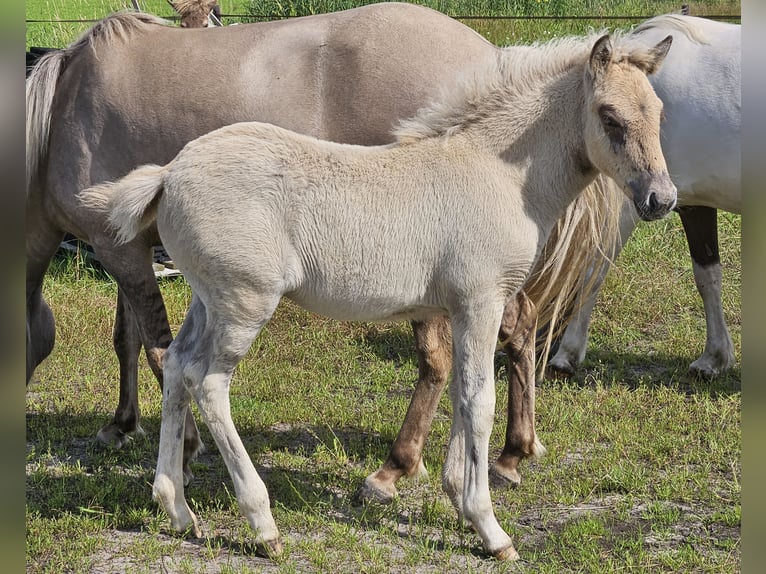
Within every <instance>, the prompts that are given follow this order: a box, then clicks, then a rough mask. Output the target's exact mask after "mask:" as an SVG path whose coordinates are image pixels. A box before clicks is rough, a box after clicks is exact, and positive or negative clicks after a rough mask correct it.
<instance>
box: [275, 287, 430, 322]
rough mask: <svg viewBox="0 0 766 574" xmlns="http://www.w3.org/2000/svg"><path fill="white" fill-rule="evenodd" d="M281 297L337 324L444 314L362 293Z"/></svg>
mask: <svg viewBox="0 0 766 574" xmlns="http://www.w3.org/2000/svg"><path fill="white" fill-rule="evenodd" d="M284 296H285V297H287V298H288V299H290V300H292V301H293V302H295V303H296V304H298V305H300V306H301V307H303V308H304V309H306V310H307V311H311V312H312V313H317V314H318V315H323V316H325V317H330V318H332V319H336V320H339V321H421V320H424V319H428V318H430V317H433V316H436V315H444V314H445V309H444V308H442V307H439V306H437V305H434V304H429V303H426V302H422V301H416V300H414V298H412V297H400V298H397V297H393V296H388V297H385V296H381V295H379V294H374V293H369V292H365V291H362V290H358V291H356V292H354V293H349V292H343V293H339V292H337V291H336V292H335V293H327V292H324V293H323V292H317V291H315V290H314V291H310V290H308V289H300V290H297V291H293V292H291V293H286V294H285V295H284Z"/></svg>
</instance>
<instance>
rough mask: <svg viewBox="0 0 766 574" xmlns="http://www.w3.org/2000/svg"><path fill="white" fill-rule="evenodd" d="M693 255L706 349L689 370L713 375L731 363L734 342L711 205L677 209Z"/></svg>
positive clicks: (715, 212) (715, 219) (716, 227)
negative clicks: (725, 308) (724, 303)
mask: <svg viewBox="0 0 766 574" xmlns="http://www.w3.org/2000/svg"><path fill="white" fill-rule="evenodd" d="M678 213H679V215H680V216H681V223H682V224H683V226H684V232H685V233H686V240H687V242H688V244H689V252H690V253H691V256H692V267H693V270H694V282H695V284H696V285H697V291H699V294H700V296H701V297H702V303H703V305H704V307H705V324H706V327H707V335H706V339H705V350H704V351H703V353H702V355H701V356H700V357H699V358H698V359H697V360H696V361H694V362H693V363H692V364H691V365H690V367H689V369H690V370H691V371H692V372H693V373H695V374H697V375H701V376H704V377H715V376H717V375H719V374H720V373H721V372H722V371H725V370H726V369H728V368H730V367H731V366H732V365H733V364H734V345H733V343H732V341H731V335H729V330H728V328H727V327H726V319H725V318H724V315H723V306H722V304H721V258H720V255H719V251H718V222H717V211H716V210H715V209H714V208H712V207H683V208H680V209H679V210H678Z"/></svg>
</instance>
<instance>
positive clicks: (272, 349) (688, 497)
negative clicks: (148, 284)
mask: <svg viewBox="0 0 766 574" xmlns="http://www.w3.org/2000/svg"><path fill="white" fill-rule="evenodd" d="M106 4H107V3H106V2H103V3H100V2H98V1H97V0H93V1H91V2H85V1H84V0H83V1H81V2H77V1H72V2H63V1H61V0H58V1H56V0H50V1H49V2H47V3H45V4H44V3H42V2H28V3H27V17H28V18H32V17H41V15H48V16H50V15H54V14H55V15H57V17H61V18H64V17H69V16H72V15H74V14H77V16H76V17H80V16H81V15H89V16H94V15H95V16H101V15H103V14H105V13H106V12H107V11H109V10H111V8H109V10H106V9H104V10H103V11H102V9H101V7H104V8H106ZM126 4H127V3H126ZM146 4H148V2H142V6H143V5H146ZM157 4H158V8H157V13H160V14H168V13H169V12H168V9H167V8H166V7H165V4H164V3H162V2H158V3H157ZM541 4H551V5H552V4H553V2H550V3H545V2H541ZM596 4H598V6H603V5H604V4H603V3H592V5H588V3H581V4H578V8H579V9H582V10H583V11H587V10H586V8H588V9H591V8H593V7H594V6H596ZM657 4H658V5H659V4H660V3H657ZM691 4H692V10H693V11H694V10H695V8H694V7H695V6H696V5H702V4H703V3H694V2H692V3H691ZM222 5H223V6H224V12H225V13H229V11H230V10H232V11H233V10H234V9H232V8H229V7H228V6H227V3H226V2H222ZM653 5H654V3H653ZM704 5H705V6H706V7H707V8H709V9H710V10H711V11H715V12H719V13H722V12H725V11H728V10H730V9H733V8H730V6H731V3H704ZM94 6H97V8H95V9H94ZM109 6H111V5H109ZM239 6H241V4H239V5H238V6H237V10H238V9H239ZM611 6H612V8H611V9H612V10H613V11H614V12H615V13H617V12H620V9H621V7H622V4H620V3H619V2H616V3H612V5H611ZM672 9H675V4H674V5H673V6H672ZM70 10H71V11H70ZM78 11H79V12H78ZM658 11H661V10H659V8H655V12H658ZM738 11H739V4H738V3H737V4H736V12H737V13H738ZM493 25H494V24H493ZM497 25H498V26H500V24H497ZM508 25H509V24H508V23H505V24H503V26H508ZM545 26H546V28H547V29H549V31H550V32H551V33H558V32H557V31H556V30H555V29H554V28H552V27H550V26H549V25H548V24H546V25H545ZM52 28H55V27H52ZM40 29H43V30H44V31H45V32H44V34H40V33H39V30H40ZM50 29H51V27H39V28H38V27H33V26H30V27H29V28H28V36H27V43H28V45H31V44H33V45H48V46H50V45H64V44H65V43H66V42H68V41H69V39H64V36H61V42H62V43H61V44H54V43H51V42H53V41H54V40H53V39H52V38H53V36H49V35H48V34H50V33H51V31H50ZM35 30H38V32H35ZM492 33H493V34H496V36H497V38H499V40H498V39H497V38H496V39H495V41H496V42H497V43H503V42H502V40H503V38H505V37H509V38H510V37H511V36H510V32H508V30H507V29H504V30H500V28H498V29H497V30H496V31H495V32H492ZM35 34H38V35H37V36H35ZM30 38H33V40H30ZM30 42H31V44H30ZM719 227H720V232H719V233H720V242H721V252H722V260H723V264H724V280H723V285H724V289H723V302H724V310H725V314H726V319H727V323H728V325H729V327H730V329H731V332H732V337H733V340H734V344H735V348H736V353H737V358H738V360H739V359H740V357H741V311H740V310H741V299H740V290H741V283H740V274H741V250H740V236H741V218H740V217H739V216H735V215H730V214H723V213H722V214H720V215H719ZM161 289H162V292H163V295H164V297H165V301H166V303H167V306H168V311H169V316H170V320H171V324H172V326H173V328H174V330H177V329H178V327H179V325H180V323H181V322H182V320H183V316H184V313H185V310H186V307H187V305H188V303H189V300H190V292H189V289H188V286H187V285H186V284H185V282H184V281H183V279H173V280H164V281H162V282H161ZM44 292H45V294H46V297H47V299H48V300H49V302H50V303H51V306H52V307H53V310H54V314H55V316H56V320H57V344H56V349H55V350H54V352H53V354H52V355H51V356H50V357H49V359H48V360H47V361H46V362H45V363H44V364H43V365H42V366H41V367H40V368H39V369H38V371H37V373H36V375H35V377H34V379H33V382H32V384H31V385H30V386H29V388H28V392H27V414H26V434H27V441H26V442H27V455H26V486H27V489H26V492H27V499H26V506H27V517H26V531H27V537H26V557H27V571H28V572H35V573H38V572H40V573H42V572H45V573H55V572H88V571H99V572H126V571H129V572H137V573H140V572H157V571H167V572H195V573H196V572H225V573H235V572H236V573H246V572H280V573H290V572H327V571H334V572H418V573H424V572H466V573H470V572H517V571H522V572H526V571H529V572H540V573H561V572H594V573H595V572H615V571H630V572H646V573H650V572H651V573H655V572H668V573H671V572H672V573H675V572H717V573H718V572H724V573H728V572H731V573H733V572H738V571H739V563H740V527H741V486H740V480H741V466H740V453H741V432H740V408H741V370H740V368H739V366H737V367H736V368H735V369H733V370H732V371H731V372H730V373H727V374H726V375H724V376H722V377H720V378H719V379H717V380H715V381H701V380H696V379H693V378H690V377H689V376H688V375H687V373H686V368H687V366H688V364H689V363H690V362H691V361H692V360H694V359H695V358H696V357H697V356H698V355H699V354H700V353H701V351H702V346H703V343H704V334H705V327H704V314H703V310H702V304H701V301H700V300H699V296H698V295H697V293H696V290H695V288H694V284H693V280H692V271H691V263H690V260H689V257H688V252H687V248H686V245H685V241H684V237H683V231H682V229H681V225H680V221H679V219H678V217H677V216H675V215H673V216H671V217H670V218H668V219H667V220H663V221H660V222H653V223H651V224H641V225H640V226H639V228H638V229H637V231H636V232H635V233H634V235H633V237H632V239H631V241H630V242H629V243H628V244H627V246H626V248H625V250H624V251H623V253H622V255H621V257H620V259H619V260H618V265H617V269H615V271H614V272H613V273H612V274H610V276H609V278H608V280H607V282H606V285H605V287H604V290H603V291H602V295H601V298H600V301H599V304H598V306H597V307H596V311H595V313H594V318H593V325H592V330H591V339H590V344H589V351H588V357H587V359H586V362H585V364H584V365H583V368H582V369H581V370H580V372H579V373H578V374H577V375H576V376H575V377H574V378H572V379H571V380H567V381H558V380H551V381H545V382H544V383H543V384H542V385H541V386H540V387H539V388H538V391H537V427H538V432H539V434H540V436H541V439H542V440H543V442H544V444H545V445H546V447H547V448H548V451H549V454H548V455H547V456H546V457H544V458H543V459H541V460H539V461H534V462H529V463H524V465H523V468H522V473H523V482H522V485H521V486H520V487H519V488H517V489H515V490H502V489H493V492H492V495H493V502H494V505H495V511H496V514H497V516H498V519H499V520H500V523H501V524H502V525H503V527H504V528H505V529H506V530H507V531H509V533H511V535H512V536H513V538H514V541H515V544H516V547H517V549H518V550H519V552H520V554H521V555H522V562H521V563H520V564H516V565H509V564H499V563H496V562H494V561H492V560H489V559H487V558H486V557H485V556H484V555H483V554H482V553H481V551H480V543H479V541H478V538H477V537H476V536H475V535H474V534H472V533H470V532H468V531H466V530H463V529H461V528H460V527H459V526H458V524H457V520H456V517H455V513H454V511H453V510H452V507H451V505H450V504H449V502H448V501H447V499H446V497H444V495H442V494H441V489H440V485H439V474H440V469H441V464H442V460H443V456H444V450H445V448H444V447H445V445H446V441H447V437H448V434H449V420H450V408H449V404H448V401H447V400H446V398H443V400H442V402H441V404H440V407H439V411H438V413H437V416H436V419H435V421H434V425H433V430H432V433H431V436H430V438H429V441H428V444H427V447H426V451H425V463H426V466H427V468H428V469H429V471H430V475H429V477H428V478H426V479H422V480H421V481H420V482H418V483H411V482H405V483H403V484H400V494H401V496H400V497H399V498H398V499H397V500H396V501H395V502H394V504H392V505H391V506H388V507H382V508H380V507H367V508H356V507H354V506H352V505H351V503H350V496H351V494H352V493H353V492H354V490H355V489H356V487H357V486H358V485H359V484H360V483H361V481H362V480H363V478H364V477H365V476H366V475H367V474H368V473H369V472H371V471H372V470H374V469H375V468H377V467H378V466H379V465H380V464H381V463H382V461H383V460H384V459H385V456H386V454H387V452H388V449H389V447H390V445H391V443H392V441H393V438H394V437H395V435H396V432H397V430H398V426H399V424H400V422H401V420H402V418H403V416H404V412H405V410H406V407H407V403H408V401H409V398H410V393H411V391H412V387H413V383H414V380H415V378H416V376H417V369H416V365H415V358H414V352H413V346H412V337H411V333H410V331H409V328H408V326H407V325H404V324H349V323H337V322H334V321H330V320H326V319H323V318H320V317H316V316H312V315H310V314H308V313H305V312H303V311H301V310H300V309H298V308H296V307H295V306H294V305H291V304H289V303H284V304H283V305H281V306H280V308H279V310H278V311H277V313H276V316H275V317H274V319H273V321H272V322H271V323H270V324H269V325H268V326H267V327H266V329H264V332H263V333H262V335H261V336H260V337H259V339H258V340H257V341H256V343H255V344H254V345H253V347H252V349H251V350H250V352H249V354H248V356H247V358H246V359H245V360H244V361H243V362H242V364H241V365H240V366H239V368H238V370H237V373H236V375H235V378H234V380H233V382H232V389H231V396H232V414H233V417H234V420H235V424H236V425H237V428H238V430H239V432H240V435H241V436H242V438H243V440H244V442H245V445H246V447H247V449H248V452H249V453H250V454H251V456H252V458H253V460H254V462H255V464H256V466H257V468H258V471H259V473H260V474H261V476H262V477H263V478H264V481H265V482H266V484H267V486H268V488H269V492H270V495H271V500H272V506H273V512H274V515H275V519H276V521H277V523H278V525H279V527H280V529H281V531H282V532H283V534H284V536H285V542H286V554H285V556H284V557H283V558H281V559H280V560H279V561H278V562H276V563H272V562H269V561H267V560H265V559H262V558H260V557H257V556H255V555H254V553H253V548H252V546H251V544H250V541H251V540H252V532H250V530H249V527H248V526H247V525H246V523H245V521H244V520H243V518H242V517H241V515H240V514H239V511H238V506H237V502H236V499H235V497H234V496H233V489H232V486H231V481H230V479H229V477H228V474H227V472H226V469H225V466H224V465H223V462H222V460H221V458H220V456H219V454H218V452H217V450H216V448H215V446H214V444H213V441H212V438H211V437H210V435H209V433H208V432H207V429H205V428H204V427H203V428H202V429H201V430H202V433H203V440H204V441H205V442H206V444H207V445H208V449H207V450H206V451H205V452H204V453H203V455H202V456H201V457H200V459H199V460H198V461H197V462H196V463H195V464H194V467H193V469H194V472H195V475H196V479H195V481H194V482H193V483H192V484H191V486H190V487H189V489H188V491H187V497H188V500H189V501H190V504H191V505H192V507H193V508H194V510H195V511H196V512H197V513H198V515H199V516H200V518H201V519H202V523H203V528H204V530H205V533H206V537H205V538H204V539H202V540H192V539H185V538H184V537H182V536H178V535H175V534H172V533H171V532H169V524H168V521H167V518H166V516H165V515H164V513H163V512H162V511H161V510H160V509H159V508H158V507H157V505H156V504H155V503H153V502H152V500H151V482H152V480H153V474H154V472H153V469H154V465H155V463H156V452H157V444H158V436H159V419H160V393H159V392H158V388H157V384H156V381H155V380H154V378H153V377H152V375H151V373H150V371H149V369H148V367H147V366H146V365H145V363H144V362H142V364H141V370H140V387H139V393H140V406H141V412H142V416H143V419H142V424H143V427H144V429H145V434H144V435H143V436H140V435H139V436H137V437H135V438H134V440H133V441H131V442H130V443H129V444H128V445H127V446H126V447H125V448H124V449H123V450H121V451H118V452H114V451H111V450H108V449H104V448H102V447H100V446H99V445H97V444H96V442H95V440H94V436H95V433H96V431H97V430H98V428H99V427H100V426H101V425H102V424H104V423H106V422H107V421H108V420H109V419H110V417H111V414H112V412H113V409H114V407H115V406H116V404H117V391H118V389H117V380H118V367H117V362H116V359H115V357H114V353H113V351H112V347H111V329H112V322H113V315H114V309H115V303H116V292H117V288H116V285H115V284H114V282H113V281H112V280H111V279H110V278H109V276H107V275H106V274H104V273H103V272H102V271H100V270H99V269H98V268H96V267H93V266H91V265H89V264H88V263H87V262H85V261H83V260H81V259H79V258H77V257H72V256H65V257H60V258H57V259H55V260H54V262H53V265H52V267H51V269H50V271H49V273H48V275H47V277H46V282H45V286H44ZM738 365H739V362H738ZM504 377H505V370H504V367H503V366H502V365H499V366H498V372H497V380H498V384H497V393H498V399H497V404H498V408H497V413H496V415H497V425H496V428H495V433H494V435H493V438H492V445H491V449H492V455H493V456H494V455H496V454H498V452H499V449H500V447H501V444H502V431H503V428H504V424H505V413H504V412H503V409H502V408H501V406H502V405H504V404H505V403H506V401H507V396H506V388H505V385H504V383H503V380H504Z"/></svg>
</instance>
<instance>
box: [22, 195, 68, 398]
mask: <svg viewBox="0 0 766 574" xmlns="http://www.w3.org/2000/svg"><path fill="white" fill-rule="evenodd" d="M32 211H33V210H32V208H30V209H29V212H28V213H27V249H26V264H27V269H26V272H27V273H26V275H27V276H26V331H27V345H26V354H27V361H26V363H27V381H26V382H27V383H29V380H30V379H31V378H32V374H33V373H34V371H35V369H36V368H37V366H38V365H39V364H40V363H42V362H43V360H45V358H46V357H47V356H48V355H50V353H51V351H52V350H53V345H54V343H55V341H56V323H55V321H54V319H53V312H52V311H51V308H50V307H49V306H48V303H46V301H45V299H44V298H43V279H44V277H45V272H46V270H47V269H48V264H49V263H50V260H51V258H52V257H53V255H54V254H55V253H56V250H57V249H58V246H59V244H60V243H61V239H62V238H63V236H64V234H63V232H60V231H57V230H55V229H52V228H50V227H49V226H46V225H45V223H46V222H42V221H39V218H38V217H36V216H35V214H34V213H32Z"/></svg>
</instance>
